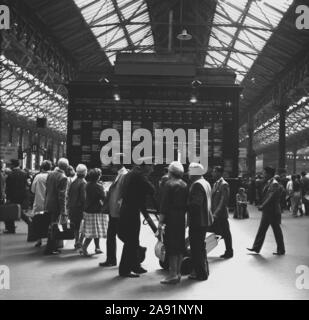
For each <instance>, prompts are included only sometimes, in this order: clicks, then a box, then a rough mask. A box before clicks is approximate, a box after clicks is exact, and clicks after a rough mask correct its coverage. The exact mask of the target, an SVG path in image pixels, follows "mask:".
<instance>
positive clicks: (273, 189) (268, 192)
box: [260, 178, 281, 219]
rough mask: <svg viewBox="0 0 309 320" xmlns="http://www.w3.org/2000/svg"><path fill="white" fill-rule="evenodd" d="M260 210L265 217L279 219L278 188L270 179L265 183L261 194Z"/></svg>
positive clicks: (276, 183)
mask: <svg viewBox="0 0 309 320" xmlns="http://www.w3.org/2000/svg"><path fill="white" fill-rule="evenodd" d="M260 208H261V210H262V212H263V215H265V217H267V218H271V219H280V216H281V208H280V187H279V183H278V181H276V179H274V178H272V179H270V180H269V181H268V182H267V183H266V185H265V187H264V189H263V193H262V203H261V205H260Z"/></svg>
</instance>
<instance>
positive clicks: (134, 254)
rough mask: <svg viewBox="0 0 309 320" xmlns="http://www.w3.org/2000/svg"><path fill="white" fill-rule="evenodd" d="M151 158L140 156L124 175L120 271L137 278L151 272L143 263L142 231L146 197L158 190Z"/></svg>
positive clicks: (120, 227) (120, 229) (120, 226)
mask: <svg viewBox="0 0 309 320" xmlns="http://www.w3.org/2000/svg"><path fill="white" fill-rule="evenodd" d="M151 161H152V158H149V157H144V158H140V159H138V163H139V164H140V165H137V166H135V167H134V168H133V169H132V170H131V171H130V172H129V173H127V174H126V175H125V177H124V182H123V191H122V204H121V208H120V219H119V230H118V236H119V238H120V240H122V241H123V243H124V245H123V249H122V256H121V261H120V265H119V275H120V276H122V277H129V278H137V277H139V274H141V273H145V272H147V271H146V270H145V269H143V268H142V267H141V266H140V262H141V261H140V249H141V247H140V245H139V233H140V227H141V217H140V213H141V212H143V211H144V210H145V209H146V197H147V195H149V196H150V195H151V196H152V195H153V194H154V191H155V189H154V186H153V185H152V183H151V182H150V181H149V178H148V177H149V175H150V174H151V173H152V171H153V164H152V162H151Z"/></svg>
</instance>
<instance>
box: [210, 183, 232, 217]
mask: <svg viewBox="0 0 309 320" xmlns="http://www.w3.org/2000/svg"><path fill="white" fill-rule="evenodd" d="M229 197H230V187H229V184H228V183H227V182H226V181H225V180H224V179H223V178H221V179H219V180H218V181H217V182H216V183H215V184H214V187H213V189H212V196H211V207H212V213H213V215H214V217H215V218H219V219H228V217H229V215H228V203H229Z"/></svg>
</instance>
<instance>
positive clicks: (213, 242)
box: [142, 209, 221, 275]
mask: <svg viewBox="0 0 309 320" xmlns="http://www.w3.org/2000/svg"><path fill="white" fill-rule="evenodd" d="M142 214H143V216H144V218H145V220H144V222H143V224H148V225H149V227H150V228H151V230H152V231H153V233H154V234H155V236H156V237H157V231H158V227H157V226H156V224H155V223H154V221H153V219H152V218H151V216H150V214H153V215H155V217H156V218H157V220H159V217H158V212H157V211H156V210H153V209H147V210H146V211H144V212H142ZM220 239H221V236H219V235H216V234H215V233H207V234H206V237H205V242H206V251H207V254H208V253H209V252H211V251H212V250H213V249H214V248H216V247H217V245H218V243H219V241H220ZM155 255H156V257H157V258H158V259H159V264H160V266H161V268H162V269H164V270H168V267H169V266H168V257H167V254H166V250H165V246H164V236H163V237H162V238H158V242H157V244H156V246H155ZM190 256H191V254H190V242H189V237H188V236H186V241H185V253H184V258H183V261H182V265H181V273H182V274H183V275H187V274H190V273H191V270H192V262H191V257H190Z"/></svg>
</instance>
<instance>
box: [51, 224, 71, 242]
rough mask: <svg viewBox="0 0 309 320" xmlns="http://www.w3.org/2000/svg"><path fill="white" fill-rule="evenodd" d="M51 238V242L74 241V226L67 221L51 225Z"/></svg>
mask: <svg viewBox="0 0 309 320" xmlns="http://www.w3.org/2000/svg"><path fill="white" fill-rule="evenodd" d="M51 238H52V239H53V240H72V239H75V233H74V224H73V223H72V222H70V221H69V220H68V222H67V223H53V224H52V225H51Z"/></svg>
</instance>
